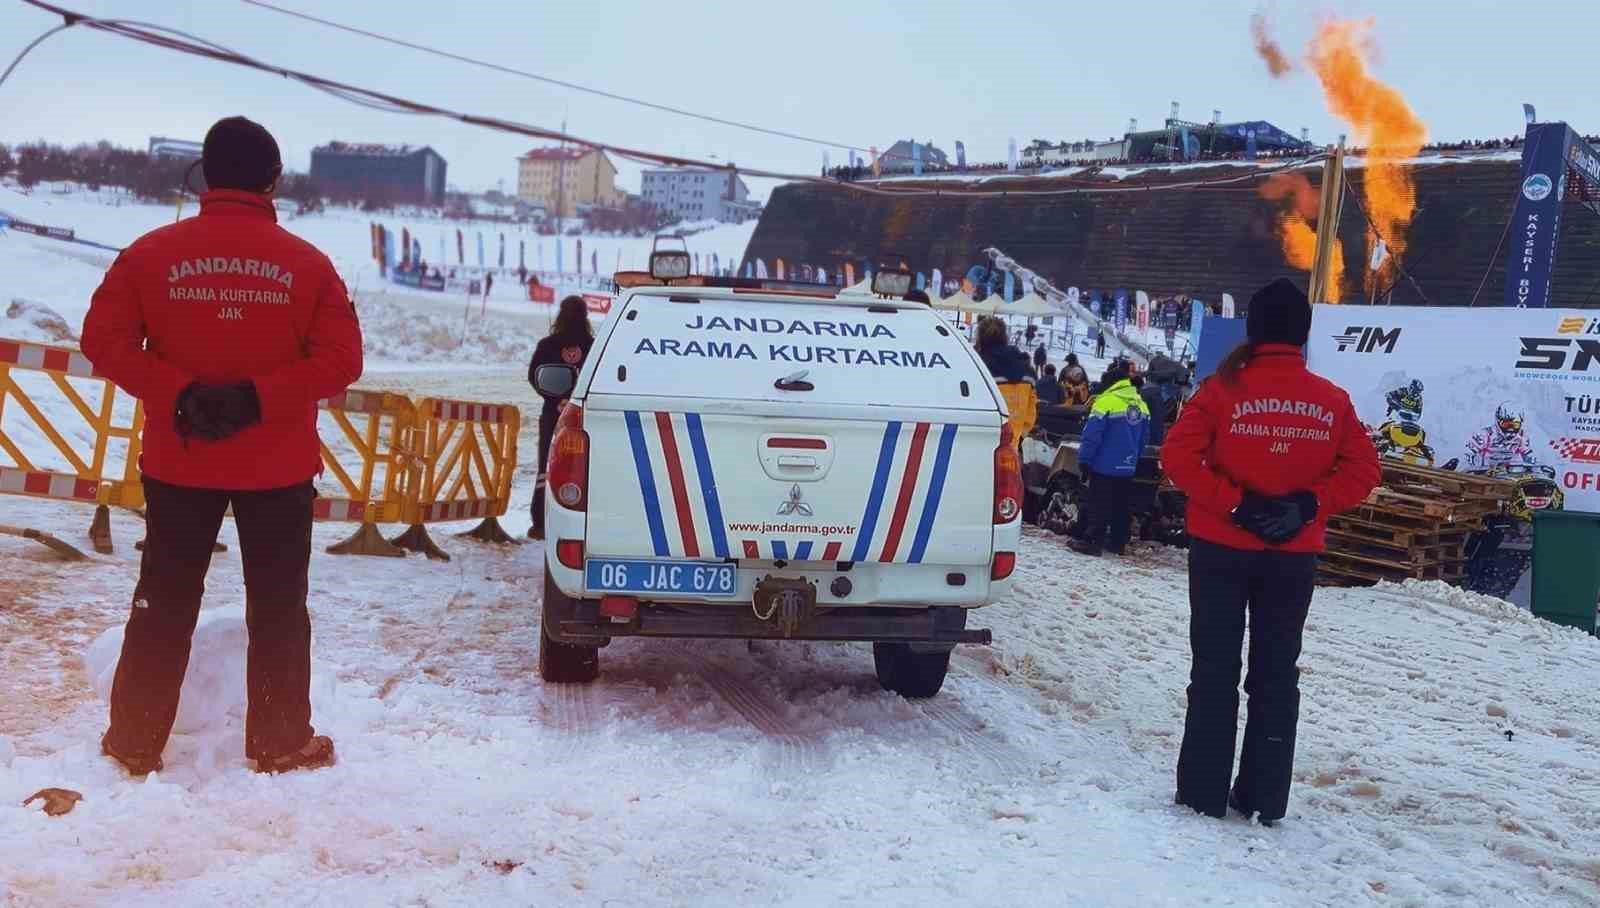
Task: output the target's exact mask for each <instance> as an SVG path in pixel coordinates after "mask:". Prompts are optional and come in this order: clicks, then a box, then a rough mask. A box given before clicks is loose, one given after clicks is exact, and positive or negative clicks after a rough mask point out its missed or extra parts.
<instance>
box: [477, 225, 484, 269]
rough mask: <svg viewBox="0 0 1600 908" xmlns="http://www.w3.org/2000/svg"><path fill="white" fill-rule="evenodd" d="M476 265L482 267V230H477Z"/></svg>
mask: <svg viewBox="0 0 1600 908" xmlns="http://www.w3.org/2000/svg"><path fill="white" fill-rule="evenodd" d="M478 267H479V268H482V267H483V231H482V230H480V231H478Z"/></svg>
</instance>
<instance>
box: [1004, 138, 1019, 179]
mask: <svg viewBox="0 0 1600 908" xmlns="http://www.w3.org/2000/svg"><path fill="white" fill-rule="evenodd" d="M1006 169H1007V170H1009V171H1011V172H1012V173H1016V172H1017V139H1016V137H1015V136H1012V138H1011V141H1010V142H1008V143H1007V144H1006Z"/></svg>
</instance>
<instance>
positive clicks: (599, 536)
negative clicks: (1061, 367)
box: [584, 395, 999, 566]
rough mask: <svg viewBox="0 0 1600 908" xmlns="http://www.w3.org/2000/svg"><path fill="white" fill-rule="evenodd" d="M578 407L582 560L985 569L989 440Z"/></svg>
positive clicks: (809, 421) (909, 427)
mask: <svg viewBox="0 0 1600 908" xmlns="http://www.w3.org/2000/svg"><path fill="white" fill-rule="evenodd" d="M586 404H587V405H586V408H585V420H584V421H585V427H586V428H587V429H588V430H589V432H590V433H591V437H594V438H597V439H601V438H603V439H608V440H609V439H617V440H619V441H621V442H622V443H618V444H597V445H595V447H594V450H593V451H592V454H591V481H590V487H591V494H590V503H589V526H590V528H591V532H590V534H589V535H590V538H589V540H588V543H587V546H588V551H589V552H591V553H592V554H596V555H603V556H626V557H646V558H649V557H656V558H694V559H702V560H716V559H726V558H731V559H754V560H784V561H796V562H806V561H811V562H835V561H850V562H885V563H902V564H904V563H912V564H918V563H920V564H936V565H952V566H973V565H984V564H987V563H988V562H989V559H990V554H991V553H990V549H991V547H992V539H993V521H992V510H993V475H994V473H993V469H994V468H993V457H994V449H995V445H996V444H998V443H999V429H998V428H996V427H988V426H982V425H958V424H955V423H949V422H913V421H895V420H873V419H829V418H810V417H804V416H797V417H762V418H758V419H753V418H751V417H750V416H748V415H734V414H719V413H717V412H715V407H714V406H706V407H701V408H699V409H690V408H685V409H684V410H682V411H666V410H635V409H623V408H621V407H620V406H617V404H616V403H608V402H607V401H606V400H605V396H604V395H601V396H598V397H591V398H590V400H589V401H587V402H586ZM595 528H604V530H603V532H594V529H595Z"/></svg>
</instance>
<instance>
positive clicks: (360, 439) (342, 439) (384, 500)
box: [313, 390, 419, 557]
mask: <svg viewBox="0 0 1600 908" xmlns="http://www.w3.org/2000/svg"><path fill="white" fill-rule="evenodd" d="M319 407H320V409H321V412H322V415H323V417H324V418H323V419H321V420H319V423H320V425H319V427H318V428H319V431H318V433H317V434H318V436H319V441H320V443H321V446H322V465H323V467H324V471H325V472H324V476H325V477H326V476H328V475H331V476H332V477H333V479H334V480H335V481H336V482H337V483H338V485H339V489H340V492H341V493H342V494H339V495H333V496H322V495H320V493H319V496H318V498H317V501H316V504H315V506H314V511H313V514H314V516H315V518H316V519H317V520H320V521H329V522H348V523H356V524H359V525H360V526H359V527H357V529H356V532H355V533H354V534H353V535H352V536H351V537H350V538H349V539H346V540H345V541H343V542H341V543H338V544H337V545H334V546H330V547H329V548H328V553H329V554H333V555H386V556H391V557H404V555H405V552H404V551H403V550H402V549H401V548H399V547H397V546H395V545H393V544H391V543H389V542H388V541H386V540H385V539H384V538H383V535H382V534H381V533H379V532H378V528H377V524H380V523H399V522H401V521H403V520H406V519H407V518H408V515H409V512H410V510H411V507H412V502H413V501H414V500H415V483H416V478H417V476H418V475H419V471H418V469H417V467H418V465H419V462H418V460H417V458H416V456H415V452H414V451H413V450H412V447H411V441H412V432H413V429H414V428H415V424H416V408H415V407H414V406H412V404H411V401H410V400H409V399H407V398H406V397H404V396H402V395H399V394H390V393H387V392H384V391H359V390H351V391H346V392H345V393H343V394H341V395H339V396H338V397H334V398H331V399H329V400H325V401H322V402H321V404H319ZM328 422H331V423H333V426H334V427H336V428H337V430H338V431H337V432H331V431H328V430H327V429H328V427H327V423H328ZM330 437H331V438H332V443H331V444H330V441H329V439H330Z"/></svg>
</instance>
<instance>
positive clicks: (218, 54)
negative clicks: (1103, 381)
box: [0, 0, 1327, 198]
mask: <svg viewBox="0 0 1600 908" xmlns="http://www.w3.org/2000/svg"><path fill="white" fill-rule="evenodd" d="M22 2H23V3H26V4H28V5H29V6H33V7H36V8H38V9H42V10H45V11H46V12H49V13H52V14H54V15H57V16H60V17H62V19H63V20H64V24H63V25H61V26H57V27H55V28H53V29H51V30H50V31H48V32H47V33H46V34H44V35H42V36H40V38H39V39H37V40H35V41H34V42H33V43H32V44H29V45H28V46H27V47H26V48H25V49H24V50H23V52H22V54H20V55H19V56H18V57H17V59H16V60H15V61H13V62H12V64H11V66H10V67H8V68H7V70H6V73H5V74H6V75H9V74H10V73H11V71H12V70H14V69H15V68H16V66H17V64H18V63H20V62H21V60H22V57H24V56H26V55H27V53H28V52H29V51H31V50H33V48H34V47H37V46H38V44H39V43H40V42H41V41H43V40H44V39H45V38H47V37H49V36H50V35H53V34H56V33H59V32H60V31H62V30H64V29H66V28H69V27H71V26H75V25H78V26H83V27H85V28H91V29H95V30H97V31H102V32H106V33H108V34H113V35H117V36H119V37H123V38H128V39H130V40H133V41H138V42H141V43H144V44H149V45H152V46H155V47H161V48H165V49H167V50H172V51H176V52H178V53H182V54H187V55H189V56H194V57H201V58H204V59H209V60H214V61H217V62H220V63H227V64H231V65H234V66H241V67H245V68H247V69H254V70H257V71H259V72H265V73H270V74H272V75H277V76H282V77H283V78H285V79H289V80H290V81H294V82H299V83H301V84H303V85H306V86H307V87H309V88H313V89H316V90H317V91H321V92H325V93H327V94H330V95H333V96H334V97H337V98H339V99H341V100H344V101H348V102H350V103H353V104H358V105H361V106H363V107H368V108H372V109H375V110H379V111H384V112H388V113H405V114H414V115H420V116H432V117H441V118H444V119H450V120H456V121H458V122H461V123H465V124H467V125H469V126H478V127H482V128H485V129H492V130H496V131H498V132H504V133H509V134H513V135H519V136H524V137H529V138H535V139H544V140H548V141H557V142H564V143H572V144H574V145H579V146H583V147H586V148H592V149H595V150H597V151H603V152H607V153H609V154H614V155H616V156H618V157H621V158H625V159H627V160H631V161H637V162H641V163H646V164H655V165H660V166H666V167H687V168H695V169H700V170H710V171H723V172H727V173H730V174H731V173H742V174H744V175H746V176H750V177H757V178H761V179H773V180H782V181H786V182H795V183H807V184H812V185H820V186H827V187H832V188H836V189H844V190H848V191H852V192H857V193H862V194H865V195H877V196H896V197H927V196H933V197H939V196H962V197H975V198H986V197H987V198H992V197H1009V196H1016V197H1042V196H1065V195H1083V194H1101V193H1120V192H1167V191H1174V190H1184V189H1200V188H1205V187H1209V186H1222V185H1227V184H1231V183H1239V182H1244V181H1249V180H1258V179H1262V178H1264V177H1269V176H1271V175H1273V174H1275V173H1278V172H1281V171H1284V170H1289V169H1294V168H1300V167H1306V166H1309V165H1311V164H1314V163H1316V162H1318V161H1321V160H1323V159H1324V158H1326V157H1327V155H1325V154H1324V155H1313V156H1310V157H1307V158H1302V159H1299V160H1295V161H1290V162H1286V163H1284V164H1282V165H1279V166H1277V167H1270V168H1262V169H1260V170H1257V171H1255V172H1252V173H1248V174H1243V175H1239V176H1232V177H1220V178H1217V179H1211V180H1194V181H1189V182H1183V183H1146V184H1139V185H1131V186H1104V185H1100V184H1098V183H1092V182H1090V181H1086V180H1070V179H1068V178H1059V179H1061V182H1064V183H1069V185H1068V186H1065V187H1063V188H1059V189H972V188H967V187H966V186H960V185H958V186H949V185H945V186H940V187H938V188H916V187H907V188H904V189H901V188H893V187H892V186H890V185H888V184H867V183H859V182H848V181H842V180H833V179H825V178H822V177H817V176H812V175H810V174H795V173H785V172H782V171H775V170H763V169H760V168H751V167H742V166H740V165H738V164H735V163H732V162H721V161H704V160H699V159H696V158H688V157H683V156H681V155H670V154H663V153H660V152H654V151H648V150H645V149H637V148H630V147H627V146H622V145H613V144H610V143H608V142H601V141H597V140H594V139H585V138H582V137H579V136H575V135H572V134H570V133H567V132H565V131H564V130H556V129H547V128H543V127H538V126H532V125H529V124H526V123H519V122H516V121H513V120H507V119H503V118H500V117H493V116H486V115H481V114H472V113H466V112H463V111H456V110H450V109H448V108H444V107H439V106H437V105H434V104H429V103H426V102H423V101H414V100H411V99H408V98H403V97H400V96H398V95H392V94H388V93H386V92H382V91H379V90H376V89H371V88H363V87H361V86H358V85H352V84H350V83H347V82H341V81H338V80H335V79H329V78H326V77H324V76H318V75H314V74H311V73H307V72H304V71H301V70H295V69H290V68H288V67H283V66H278V65H276V64H272V63H268V62H265V61H263V60H260V59H257V58H255V57H251V56H249V55H247V54H244V53H240V52H238V51H235V50H231V49H229V48H226V47H223V46H222V45H219V44H217V43H215V42H212V41H208V40H206V39H204V38H199V37H196V36H194V35H191V34H189V33H187V32H184V31H180V30H178V29H174V28H168V27H165V26H159V25H151V24H149V23H143V22H137V21H132V20H121V19H96V18H93V17H90V16H85V15H83V14H81V13H77V12H74V11H72V10H69V9H65V8H63V7H59V6H56V5H54V4H52V3H47V2H45V0H22ZM0 84H3V77H0ZM1082 184H1087V185H1082Z"/></svg>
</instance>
